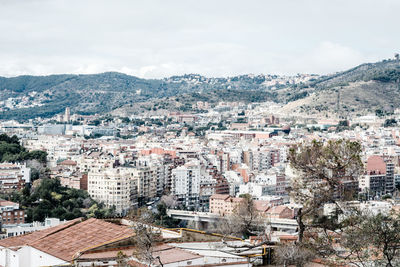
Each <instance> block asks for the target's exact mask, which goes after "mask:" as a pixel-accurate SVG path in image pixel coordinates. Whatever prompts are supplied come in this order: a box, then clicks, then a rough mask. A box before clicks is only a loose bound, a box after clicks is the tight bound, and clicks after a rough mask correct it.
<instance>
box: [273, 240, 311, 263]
mask: <svg viewBox="0 0 400 267" xmlns="http://www.w3.org/2000/svg"><path fill="white" fill-rule="evenodd" d="M274 254H275V255H276V260H275V261H276V263H278V264H282V265H283V266H284V267H286V266H289V265H296V266H299V267H300V266H304V265H305V264H306V263H308V262H309V261H310V260H312V259H313V258H314V255H313V254H312V253H311V251H310V250H308V249H305V248H302V247H300V246H298V245H296V244H287V245H280V246H277V247H276V249H275V253H274Z"/></svg>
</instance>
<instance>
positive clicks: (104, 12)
mask: <svg viewBox="0 0 400 267" xmlns="http://www.w3.org/2000/svg"><path fill="white" fill-rule="evenodd" d="M360 5H362V6H363V8H360ZM0 7H1V8H0V32H2V39H1V42H0V76H1V75H2V76H14V75H20V74H33V75H38V74H40V75H43V74H50V73H96V72H104V71H122V72H124V73H127V74H132V75H137V76H139V77H146V78H158V77H165V76H171V75H179V74H184V73H200V74H203V75H207V76H228V75H236V74H244V73H255V74H258V73H278V74H295V73H304V72H307V73H310V72H312V73H326V72H335V71H339V70H344V69H346V68H350V67H353V66H354V65H357V64H359V63H362V62H364V61H375V60H380V59H382V58H387V57H390V56H392V55H393V53H394V52H395V51H396V50H397V51H398V50H400V49H399V48H398V47H397V46H398V44H399V43H400V36H399V35H397V34H395V33H396V32H397V25H399V24H400V17H399V16H398V15H397V10H398V9H399V8H400V1H395V0H382V1H373V0H354V1H345V0H337V1H329V0H321V1H311V0H296V1H290V0H282V1H263V0H248V1H240V0H219V1H212V0H203V1H195V0H187V1H179V0H169V1H163V0H148V1H136V0H115V1H108V0H79V1H78V0H68V1H67V0H35V1H27V0H21V1H12V0H0ZM371 18H373V19H371Z"/></svg>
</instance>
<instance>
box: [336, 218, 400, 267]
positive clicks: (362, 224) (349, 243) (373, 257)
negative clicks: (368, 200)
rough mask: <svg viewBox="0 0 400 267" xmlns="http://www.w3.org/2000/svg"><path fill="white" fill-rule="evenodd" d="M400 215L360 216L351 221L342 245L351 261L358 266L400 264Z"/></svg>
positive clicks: (391, 265) (350, 219) (388, 266)
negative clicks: (373, 263)
mask: <svg viewBox="0 0 400 267" xmlns="http://www.w3.org/2000/svg"><path fill="white" fill-rule="evenodd" d="M399 219H400V218H399V217H398V216H391V215H383V214H381V213H379V214H376V215H373V214H365V213H364V214H361V215H359V214H357V215H356V216H352V217H350V218H348V221H351V223H347V227H346V228H345V230H344V231H343V237H342V239H341V243H340V244H341V246H342V247H343V248H345V249H347V251H349V252H350V254H349V256H348V259H349V260H350V261H351V262H352V263H356V264H357V265H358V266H368V263H370V262H375V264H376V265H378V266H386V267H394V266H399V265H400V221H399Z"/></svg>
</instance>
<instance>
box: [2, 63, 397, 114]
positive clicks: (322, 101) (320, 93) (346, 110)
mask: <svg viewBox="0 0 400 267" xmlns="http://www.w3.org/2000/svg"><path fill="white" fill-rule="evenodd" d="M399 84H400V65H399V61H398V60H384V61H381V62H377V63H366V64H362V65H360V66H357V67H355V68H352V69H350V70H347V71H343V72H338V73H335V74H332V75H324V76H317V75H306V74H299V75H296V76H278V75H240V76H234V77H226V78H208V77H204V76H201V75H198V74H187V75H182V76H172V77H169V78H165V79H141V78H138V77H134V76H130V75H126V74H122V73H117V72H106V73H100V74H90V75H72V74H63V75H49V76H18V77H13V78H4V77H0V119H18V120H26V119H30V118H35V117H38V116H41V117H52V116H53V115H55V114H58V113H62V112H63V111H64V109H65V108H66V107H70V108H71V112H72V113H80V114H94V113H107V112H112V111H114V114H123V113H124V114H126V113H130V112H133V111H140V110H146V109H147V110H149V109H152V110H156V109H160V110H167V109H168V110H183V111H186V110H190V109H191V104H192V103H194V102H196V101H208V102H210V103H212V104H213V103H217V102H219V101H243V102H263V101H275V102H279V103H283V104H286V106H285V107H284V109H283V112H288V114H289V113H290V114H296V113H298V114H301V115H304V114H306V115H312V114H317V113H318V114H321V113H322V114H326V115H328V116H332V115H340V116H342V117H344V116H347V115H349V114H350V115H362V114H366V113H370V112H374V111H375V110H378V109H379V110H383V111H385V112H387V113H390V112H393V110H394V109H396V108H397V107H398V104H397V103H398V100H399V99H400V89H399Z"/></svg>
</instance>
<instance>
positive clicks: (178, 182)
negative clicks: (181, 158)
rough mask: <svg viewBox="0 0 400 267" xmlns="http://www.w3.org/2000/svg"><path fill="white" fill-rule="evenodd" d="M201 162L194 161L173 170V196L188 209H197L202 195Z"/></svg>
mask: <svg viewBox="0 0 400 267" xmlns="http://www.w3.org/2000/svg"><path fill="white" fill-rule="evenodd" d="M200 181H201V173H200V162H198V161H196V160H194V161H190V162H188V163H186V164H185V165H183V166H179V167H177V168H175V169H173V170H172V194H174V195H176V196H177V197H178V200H179V201H181V202H182V203H184V204H185V206H186V207H196V206H197V205H198V203H199V195H200Z"/></svg>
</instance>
